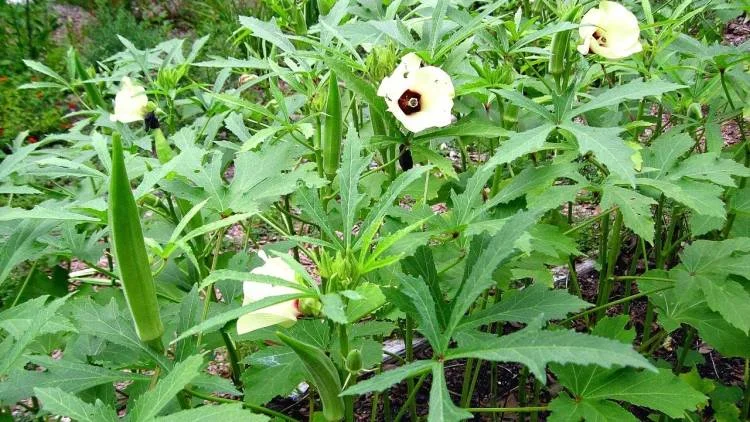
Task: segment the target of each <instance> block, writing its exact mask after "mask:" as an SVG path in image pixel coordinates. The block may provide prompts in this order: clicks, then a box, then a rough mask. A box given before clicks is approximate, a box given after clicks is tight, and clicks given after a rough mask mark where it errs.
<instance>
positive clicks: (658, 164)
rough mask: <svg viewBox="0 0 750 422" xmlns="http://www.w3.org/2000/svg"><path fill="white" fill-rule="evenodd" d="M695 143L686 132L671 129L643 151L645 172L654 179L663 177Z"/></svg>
mask: <svg viewBox="0 0 750 422" xmlns="http://www.w3.org/2000/svg"><path fill="white" fill-rule="evenodd" d="M693 145H694V142H693V139H692V138H691V137H690V135H688V134H687V133H685V132H680V131H678V130H670V131H669V132H666V133H664V134H662V135H660V136H659V137H658V138H656V139H655V140H654V141H653V142H652V143H651V146H650V147H648V148H646V149H644V150H643V151H642V152H641V155H642V156H643V172H644V173H647V174H648V176H649V177H651V178H653V179H661V178H662V177H663V176H666V174H667V172H669V171H670V170H671V169H672V167H674V165H675V164H676V163H677V161H678V160H679V159H680V157H681V156H682V155H684V154H685V153H686V152H688V151H689V150H690V148H691V147H692V146H693Z"/></svg>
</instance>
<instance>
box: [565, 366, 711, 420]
mask: <svg viewBox="0 0 750 422" xmlns="http://www.w3.org/2000/svg"><path fill="white" fill-rule="evenodd" d="M554 372H555V374H556V375H557V376H558V379H559V380H560V383H562V384H563V385H564V386H565V387H567V388H568V389H569V390H570V391H571V392H572V393H573V394H575V395H576V396H577V397H580V398H581V400H582V401H589V400H591V401H593V402H594V403H596V402H602V401H605V400H616V401H621V402H626V403H631V404H634V405H636V406H644V407H648V408H650V409H653V410H657V411H659V412H662V413H665V414H666V415H667V416H670V417H672V418H681V417H683V416H684V413H685V412H690V411H694V410H696V409H697V407H698V406H699V405H701V404H705V402H706V399H707V398H706V397H705V396H704V395H703V394H701V393H700V392H698V391H696V390H694V389H693V388H692V387H690V386H689V385H688V384H687V383H685V382H684V381H682V380H681V379H680V378H678V377H676V376H675V375H674V374H673V373H672V372H671V371H670V370H667V369H661V370H659V371H658V372H649V371H637V370H633V369H632V368H623V369H615V370H603V369H601V368H599V367H596V366H591V365H590V366H584V367H579V366H576V365H567V366H561V365H558V366H556V368H555V369H554Z"/></svg>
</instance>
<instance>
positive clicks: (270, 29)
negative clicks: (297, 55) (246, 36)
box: [240, 16, 297, 53]
mask: <svg viewBox="0 0 750 422" xmlns="http://www.w3.org/2000/svg"><path fill="white" fill-rule="evenodd" d="M240 24H242V26H244V27H245V28H247V29H249V30H250V31H252V33H253V35H254V36H256V37H258V38H260V39H262V40H265V41H268V42H269V43H271V44H273V45H275V46H276V47H279V48H280V49H281V50H283V51H284V52H286V53H294V52H296V51H297V49H296V48H294V45H293V44H292V43H291V41H289V37H287V36H286V35H284V33H283V32H281V29H280V28H279V26H278V25H277V24H276V19H275V18H271V20H270V21H268V22H263V21H261V20H258V19H256V18H254V17H252V16H240Z"/></svg>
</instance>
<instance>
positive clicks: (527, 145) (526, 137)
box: [487, 123, 555, 166]
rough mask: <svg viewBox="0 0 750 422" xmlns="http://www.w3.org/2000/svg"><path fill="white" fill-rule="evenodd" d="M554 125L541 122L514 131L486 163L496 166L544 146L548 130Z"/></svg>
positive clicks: (550, 130)
mask: <svg viewBox="0 0 750 422" xmlns="http://www.w3.org/2000/svg"><path fill="white" fill-rule="evenodd" d="M554 128H555V127H554V126H553V125H552V124H549V123H547V124H543V125H541V126H537V127H535V128H533V129H529V130H527V131H525V132H519V133H514V134H512V135H510V137H509V138H508V139H507V140H505V141H504V142H503V144H502V145H500V148H498V149H497V151H496V152H495V155H493V156H492V158H490V160H489V161H488V162H487V164H488V165H492V166H498V165H501V164H505V163H510V162H511V161H513V160H515V159H516V158H519V157H522V156H524V155H526V154H530V153H532V152H536V151H539V150H540V149H542V147H543V146H544V142H545V141H546V140H547V137H548V136H549V134H550V132H552V129H554Z"/></svg>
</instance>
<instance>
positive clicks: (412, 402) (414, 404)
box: [395, 374, 427, 422]
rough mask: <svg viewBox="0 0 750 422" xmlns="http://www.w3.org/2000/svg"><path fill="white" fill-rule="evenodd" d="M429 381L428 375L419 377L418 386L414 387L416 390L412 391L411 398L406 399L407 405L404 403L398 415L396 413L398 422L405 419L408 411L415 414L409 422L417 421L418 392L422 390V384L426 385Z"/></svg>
mask: <svg viewBox="0 0 750 422" xmlns="http://www.w3.org/2000/svg"><path fill="white" fill-rule="evenodd" d="M425 379H427V374H422V376H421V377H419V380H418V381H417V385H415V386H414V389H412V391H411V393H409V397H408V398H407V399H406V403H404V405H403V406H401V409H399V411H398V413H396V419H395V421H396V422H399V421H400V420H401V418H403V417H404V415H405V414H406V410H407V409H409V412H414V413H413V414H412V416H411V417H410V419H409V420H411V421H416V420H417V415H416V410H415V409H416V407H417V402H416V400H415V399H416V398H417V392H418V391H419V389H420V388H422V383H424V380H425Z"/></svg>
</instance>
